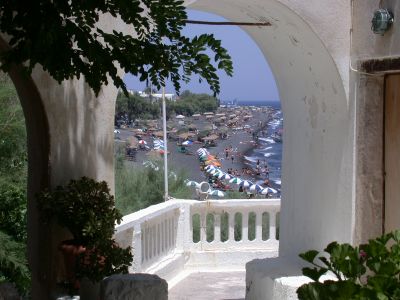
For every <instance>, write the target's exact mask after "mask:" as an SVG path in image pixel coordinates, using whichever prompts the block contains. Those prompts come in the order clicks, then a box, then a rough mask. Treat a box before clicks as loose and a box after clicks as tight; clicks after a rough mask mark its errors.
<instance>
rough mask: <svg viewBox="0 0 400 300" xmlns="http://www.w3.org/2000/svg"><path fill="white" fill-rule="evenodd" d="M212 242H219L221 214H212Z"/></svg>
mask: <svg viewBox="0 0 400 300" xmlns="http://www.w3.org/2000/svg"><path fill="white" fill-rule="evenodd" d="M214 242H215V243H220V242H221V214H214Z"/></svg>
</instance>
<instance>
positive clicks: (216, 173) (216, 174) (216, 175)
mask: <svg viewBox="0 0 400 300" xmlns="http://www.w3.org/2000/svg"><path fill="white" fill-rule="evenodd" d="M224 174H225V173H224V172H222V171H220V170H218V171H217V172H215V173H214V174H212V175H213V176H214V177H218V178H219V177H220V176H223V175H224Z"/></svg>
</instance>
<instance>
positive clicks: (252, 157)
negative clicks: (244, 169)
mask: <svg viewBox="0 0 400 300" xmlns="http://www.w3.org/2000/svg"><path fill="white" fill-rule="evenodd" d="M244 159H245V160H248V161H251V162H254V163H256V162H257V160H258V158H257V157H254V156H244Z"/></svg>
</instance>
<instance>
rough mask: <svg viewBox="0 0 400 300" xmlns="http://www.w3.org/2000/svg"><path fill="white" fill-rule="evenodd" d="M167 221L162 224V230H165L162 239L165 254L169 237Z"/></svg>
mask: <svg viewBox="0 0 400 300" xmlns="http://www.w3.org/2000/svg"><path fill="white" fill-rule="evenodd" d="M166 224H167V221H166V220H164V221H163V222H162V228H163V239H162V249H163V253H165V252H166V251H167V249H166V248H167V243H166V236H167V226H166Z"/></svg>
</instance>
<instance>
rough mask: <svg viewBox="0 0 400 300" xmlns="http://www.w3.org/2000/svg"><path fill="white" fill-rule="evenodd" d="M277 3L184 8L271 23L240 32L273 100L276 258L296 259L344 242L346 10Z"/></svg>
mask: <svg viewBox="0 0 400 300" xmlns="http://www.w3.org/2000/svg"><path fill="white" fill-rule="evenodd" d="M282 2H285V4H283V3H281V2H280V1H263V0H253V1H244V0H235V1H232V0H229V1H228V0H218V1H215V0H198V1H196V2H194V3H192V4H191V5H190V8H193V9H198V10H203V11H208V12H212V13H216V14H218V15H221V16H223V17H225V18H226V19H228V20H231V21H240V22H246V21H248V22H257V21H259V22H262V21H269V22H270V23H272V26H270V27H258V28H257V27H246V28H243V29H244V30H245V31H246V32H247V33H248V34H249V35H250V36H251V37H252V38H253V39H254V41H255V42H256V43H257V44H258V46H259V47H260V49H261V51H262V52H263V53H264V56H265V58H266V59H267V60H268V63H269V65H270V66H271V69H272V71H273V73H274V75H275V78H276V83H277V86H278V90H279V94H280V98H281V103H282V110H283V113H284V130H285V134H284V141H283V143H284V153H283V172H282V182H283V184H282V191H283V193H282V213H281V244H280V255H281V256H287V255H289V256H292V257H294V256H296V257H297V255H298V253H300V252H301V251H304V250H306V249H312V248H317V249H321V248H322V247H324V246H325V245H326V244H327V243H328V242H330V241H332V240H339V241H347V242H351V240H352V226H353V225H352V224H353V211H352V207H353V206H352V203H353V192H352V190H353V189H352V185H353V182H352V172H353V167H352V162H353V121H352V118H351V107H350V105H349V103H348V101H347V96H346V90H347V88H348V77H349V76H348V62H349V51H348V49H349V44H348V41H349V40H348V33H349V31H348V30H349V27H350V10H349V3H347V1H337V3H335V4H333V3H332V1H311V2H312V3H310V1H282ZM286 5H290V8H289V7H288V6H286ZM327 7H329V11H328V10H327V9H326V8H327ZM331 9H332V10H331ZM341 10H344V13H340V12H341ZM295 11H296V12H298V13H300V14H301V17H300V16H299V15H297V14H296V13H295ZM260 84H263V83H262V82H260Z"/></svg>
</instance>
